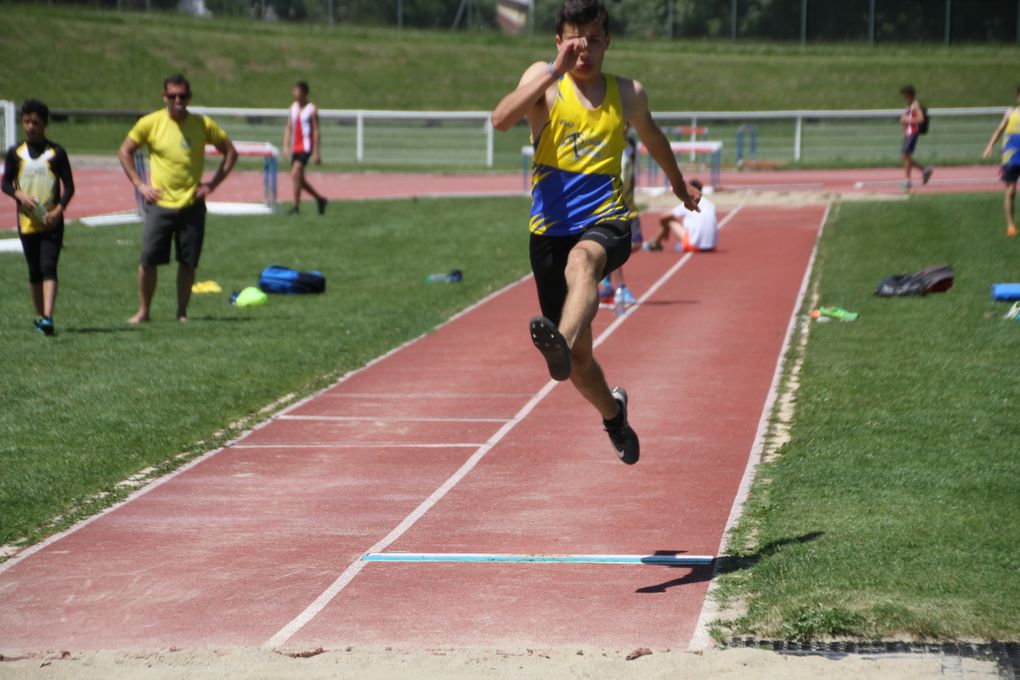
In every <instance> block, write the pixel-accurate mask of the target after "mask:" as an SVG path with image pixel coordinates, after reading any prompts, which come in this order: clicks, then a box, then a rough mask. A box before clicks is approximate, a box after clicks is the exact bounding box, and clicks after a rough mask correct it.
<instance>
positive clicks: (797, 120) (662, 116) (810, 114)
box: [654, 106, 1007, 162]
mask: <svg viewBox="0 0 1020 680" xmlns="http://www.w3.org/2000/svg"><path fill="white" fill-rule="evenodd" d="M1006 108H1007V107H1005V106H981V107H968V108H960V107H941V108H931V109H929V115H931V117H932V120H933V121H936V122H934V123H933V132H932V139H934V138H935V137H936V136H942V135H941V134H939V127H940V125H941V123H940V122H937V121H944V120H946V119H963V118H974V117H990V116H1001V115H1003V113H1005V111H1006ZM902 113H903V109H843V110H823V109H818V110H811V109H805V110H788V111H665V112H657V113H655V114H654V117H655V119H656V120H657V121H659V122H660V124H662V123H665V122H672V123H676V122H684V123H688V122H689V124H690V126H691V127H699V126H701V127H705V126H708V127H709V128H712V123H723V124H727V123H728V124H735V123H752V124H753V123H756V122H761V121H767V122H773V123H783V122H787V123H792V130H791V131H790V134H789V135H788V137H789V140H790V146H789V147H788V148H789V150H790V152H791V153H790V154H789V157H790V160H792V161H794V162H800V161H802V160H805V158H804V155H805V154H804V132H805V123H816V122H823V121H829V120H831V121H851V120H857V121H870V122H872V123H878V124H882V123H883V121H884V122H885V123H888V128H887V130H894V131H896V130H898V128H896V127H895V125H896V122H897V119H898V118H899V116H900V114H902ZM862 127H863V128H864V129H863V131H861V130H858V131H857V133H858V134H860V135H862V136H866V135H867V134H868V133H869V132H872V133H873V132H874V131H875V130H874V129H871V130H868V129H867V128H868V127H869V126H862ZM953 128H958V126H955V125H954V126H948V129H953ZM991 130H992V128H989V130H988V131H987V132H988V134H989V135H990V134H991ZM886 132H887V131H885V132H879V134H880V135H882V134H886ZM897 134H898V132H897ZM710 136H711V137H712V138H716V139H717V138H719V137H720V136H721V135H719V134H718V132H717V131H714V130H713V131H712V133H710ZM778 136H780V137H786V136H787V135H778ZM775 137H776V136H775V135H774V136H773V138H775ZM985 138H986V139H987V135H986V137H985ZM857 141H859V140H849V143H851V144H852V143H855V142H857ZM882 144H883V145H884V146H888V141H887V140H882ZM737 151H738V153H739V151H740V150H739V149H738V150H737ZM809 160H810V159H809Z"/></svg>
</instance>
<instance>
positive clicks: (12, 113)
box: [0, 100, 18, 151]
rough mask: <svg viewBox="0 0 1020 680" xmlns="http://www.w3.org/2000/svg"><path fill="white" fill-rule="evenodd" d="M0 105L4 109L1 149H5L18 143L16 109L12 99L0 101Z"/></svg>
mask: <svg viewBox="0 0 1020 680" xmlns="http://www.w3.org/2000/svg"><path fill="white" fill-rule="evenodd" d="M0 106H3V110H4V129H3V142H4V148H3V150H4V151H7V149H9V148H11V147H12V146H14V145H15V144H17V143H18V120H17V119H18V110H17V108H15V106H14V102H12V101H6V100H5V101H2V102H0Z"/></svg>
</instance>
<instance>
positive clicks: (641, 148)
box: [637, 141, 723, 187]
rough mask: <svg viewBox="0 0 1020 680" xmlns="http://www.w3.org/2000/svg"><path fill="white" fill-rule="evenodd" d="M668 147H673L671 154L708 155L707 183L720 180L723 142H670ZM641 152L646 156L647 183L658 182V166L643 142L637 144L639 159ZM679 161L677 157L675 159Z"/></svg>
mask: <svg viewBox="0 0 1020 680" xmlns="http://www.w3.org/2000/svg"><path fill="white" fill-rule="evenodd" d="M670 147H671V148H672V149H673V154H674V155H676V156H680V155H682V154H690V155H691V157H697V156H708V157H709V183H710V184H711V185H712V186H713V187H718V186H719V181H720V176H721V172H720V168H721V165H722V150H723V143H722V142H718V141H704V142H671V143H670ZM642 154H644V155H645V156H646V161H645V173H646V177H647V179H648V184H649V185H654V184H659V166H658V165H657V164H656V163H655V160H654V159H653V158H652V157H651V156H650V155H648V149H647V148H646V147H645V145H644V144H639V145H638V159H639V160H640V158H641V156H642ZM677 160H678V161H679V159H677ZM637 167H638V168H640V167H641V164H640V162H638V164H637Z"/></svg>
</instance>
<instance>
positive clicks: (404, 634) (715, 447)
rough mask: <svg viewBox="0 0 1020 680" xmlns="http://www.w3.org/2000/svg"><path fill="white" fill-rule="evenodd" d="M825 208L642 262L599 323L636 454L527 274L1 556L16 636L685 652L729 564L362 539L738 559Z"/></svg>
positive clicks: (15, 644)
mask: <svg viewBox="0 0 1020 680" xmlns="http://www.w3.org/2000/svg"><path fill="white" fill-rule="evenodd" d="M824 210H825V208H824V206H810V207H801V208H789V209H777V208H775V207H744V208H742V209H740V210H739V211H738V212H737V213H736V214H732V215H730V216H729V223H728V224H727V225H726V228H725V229H724V231H723V232H722V234H721V250H720V251H719V252H716V253H712V254H701V255H696V256H694V257H688V258H684V259H683V260H682V264H680V262H681V260H680V258H679V256H678V255H676V254H674V253H656V254H652V253H637V254H635V255H634V257H633V258H632V259H631V261H630V262H629V263H628V265H627V267H626V273H627V277H628V283H629V285H630V287H631V288H632V289H634V290H635V291H637V292H639V293H641V292H647V293H649V294H648V295H647V299H646V300H645V301H644V302H643V303H642V304H641V305H639V306H638V307H637V308H635V309H633V310H632V311H631V312H630V313H628V314H627V315H626V316H624V317H622V319H621V320H619V321H616V320H615V319H614V317H613V315H612V314H611V313H605V312H603V313H600V315H599V318H598V319H596V328H595V332H596V335H597V336H600V338H601V344H600V346H599V348H598V350H597V355H598V356H599V358H600V359H601V360H602V362H603V364H604V366H605V367H606V370H607V374H608V376H609V378H610V381H611V382H612V383H613V384H620V385H623V386H625V387H626V388H627V390H628V391H629V393H630V395H631V422H632V424H633V425H634V427H635V429H636V430H637V431H638V433H639V434H640V436H641V442H642V457H641V461H640V462H639V463H638V464H637V465H636V466H633V467H628V466H625V465H623V464H622V463H620V462H619V461H618V460H617V459H616V455H615V454H614V453H613V451H612V449H611V448H610V445H609V442H608V439H607V437H606V435H605V434H604V433H603V432H602V430H601V423H600V422H599V420H598V417H597V415H596V414H595V412H594V411H593V410H592V409H591V407H589V406H588V405H587V404H586V403H584V402H583V401H582V399H581V397H580V396H578V395H577V393H576V392H575V391H574V390H573V389H572V387H570V386H569V385H563V384H555V383H551V382H550V381H549V379H548V375H547V373H546V371H545V366H544V363H543V362H542V360H541V358H540V356H539V355H538V353H537V352H536V351H535V350H534V348H533V347H532V346H531V343H530V341H529V338H528V333H527V319H528V318H529V317H530V316H531V315H532V314H533V313H534V310H535V308H536V307H537V304H536V299H535V294H534V290H533V284H532V282H531V281H530V279H528V280H524V281H522V282H520V283H518V284H516V285H513V286H510V287H509V288H507V289H505V290H504V291H502V292H500V293H498V294H496V295H494V296H493V297H491V298H489V299H488V300H486V301H485V302H483V303H482V304H480V305H478V306H476V307H474V308H472V309H470V310H468V311H467V312H466V313H463V314H461V315H460V316H458V317H457V318H455V319H454V320H452V321H451V322H450V323H448V324H446V325H445V326H443V327H441V328H440V329H438V330H437V331H436V332H434V333H432V334H430V335H428V336H426V337H424V338H422V339H420V340H418V341H417V342H414V343H412V344H410V345H408V346H406V347H404V348H402V349H400V350H399V351H396V352H394V353H391V354H389V355H387V356H385V357H383V358H382V359H381V360H378V361H376V362H375V363H373V364H371V365H369V366H368V367H367V368H366V369H364V370H361V371H359V372H356V373H355V374H353V375H351V376H349V377H348V378H347V379H345V380H344V381H342V382H340V383H339V384H337V385H335V386H334V387H332V388H330V389H328V390H326V391H324V392H322V393H320V394H319V395H317V396H315V397H314V398H312V399H310V400H308V401H305V402H303V403H301V404H299V405H297V406H296V407H292V408H290V409H288V410H287V411H285V412H284V413H282V414H280V415H278V416H277V417H275V418H274V419H272V420H271V421H270V422H269V423H267V424H266V425H264V426H262V427H259V428H257V429H256V430H254V431H252V432H251V433H249V434H248V435H246V436H245V437H243V438H242V439H240V440H239V441H237V442H235V443H234V444H233V445H231V446H229V447H227V448H225V449H222V450H220V451H218V452H215V453H213V454H209V455H207V456H206V457H204V458H202V459H201V460H200V461H198V462H197V463H195V464H193V465H191V466H189V467H188V468H186V469H184V470H183V471H181V472H180V473H178V474H175V475H172V476H170V477H169V478H166V479H164V480H161V481H159V482H156V483H154V484H153V485H150V486H149V487H148V488H147V489H144V490H143V491H142V492H141V493H139V494H137V495H136V496H135V497H133V498H132V499H131V500H129V502H127V503H124V504H122V505H120V506H118V507H116V508H114V509H113V510H111V511H109V512H107V513H104V514H102V515H100V516H99V517H97V518H95V519H94V520H92V521H89V522H87V523H85V524H84V525H83V526H80V527H78V528H77V529H76V530H73V531H71V532H70V533H68V534H67V535H64V536H62V537H58V538H57V539H56V540H51V541H48V542H46V543H44V544H42V545H41V546H40V547H37V548H36V549H32V550H30V551H27V552H26V553H23V554H22V556H20V557H16V558H14V559H12V560H10V561H9V562H7V563H6V564H4V565H0V603H2V607H0V651H5V652H6V651H15V650H17V651H49V650H90V649H128V650H151V649H160V648H168V647H197V646H202V647H220V646H257V645H271V646H277V647H285V648H294V649H300V648H307V647H312V646H324V647H331V648H336V647H341V646H347V645H371V646H382V645H394V646H398V647H406V648H421V647H434V646H500V647H504V648H506V647H515V646H519V645H534V646H540V647H541V646H545V647H550V646H560V645H573V644H578V645H581V644H583V645H597V646H606V647H622V646H629V645H645V646H649V647H653V648H674V649H675V648H682V647H685V646H686V645H687V643H688V641H689V640H690V638H691V636H692V634H693V633H694V630H695V626H696V623H697V620H698V616H699V613H700V611H701V608H702V605H703V601H704V596H705V592H706V590H707V588H708V580H709V578H710V576H711V573H712V572H711V569H712V568H711V566H701V567H690V566H684V567H680V566H656V565H649V564H640V563H631V564H573V563H553V564H543V563H539V564H536V563H531V562H502V563H493V562H471V561H450V562H439V563H431V562H367V561H363V559H362V558H363V556H364V555H365V554H366V553H380V554H382V555H384V556H386V555H388V556H393V555H398V554H403V553H442V554H454V553H457V554H460V553H471V554H476V555H479V554H480V555H483V556H484V555H496V554H500V555H502V554H510V555H522V556H526V555H567V556H577V555H592V554H618V555H635V556H646V555H655V554H656V553H659V554H662V555H667V556H681V557H682V556H684V555H715V554H716V553H717V551H718V549H719V546H720V541H721V539H722V535H723V530H724V527H725V525H726V522H727V519H728V517H729V515H730V512H731V509H732V508H733V504H734V498H735V497H736V495H737V493H738V490H739V488H740V486H741V482H742V480H743V478H744V474H745V468H746V466H747V463H748V459H749V454H750V453H751V451H752V448H753V446H754V444H755V441H756V435H757V434H758V432H759V426H760V423H761V421H762V416H763V409H764V408H765V406H766V405H767V403H768V402H769V397H770V390H771V389H772V385H773V382H774V377H775V373H776V366H777V361H778V358H779V355H780V353H781V351H782V348H783V346H784V340H785V338H786V335H787V332H788V328H789V326H790V321H791V315H792V314H793V313H794V311H795V308H796V305H797V301H798V298H799V294H800V292H801V291H802V289H803V282H804V280H805V279H804V277H805V272H806V270H807V268H808V264H809V261H810V258H811V254H812V252H813V246H814V243H815V240H816V237H817V234H818V230H819V228H820V226H821V223H822V221H823V219H824V217H823V215H824ZM522 257H524V254H523V253H522ZM224 389H229V385H224ZM398 556H399V555H398ZM451 559H452V558H451Z"/></svg>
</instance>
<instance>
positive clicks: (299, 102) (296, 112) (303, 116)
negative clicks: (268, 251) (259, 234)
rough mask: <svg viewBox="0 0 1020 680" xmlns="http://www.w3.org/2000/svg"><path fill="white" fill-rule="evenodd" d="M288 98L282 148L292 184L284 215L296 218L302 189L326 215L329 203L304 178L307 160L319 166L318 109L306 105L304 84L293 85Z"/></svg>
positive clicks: (306, 97) (303, 82) (306, 93)
mask: <svg viewBox="0 0 1020 680" xmlns="http://www.w3.org/2000/svg"><path fill="white" fill-rule="evenodd" d="M291 94H292V95H293V97H294V103H293V104H291V105H290V115H289V116H288V117H287V127H286V128H285V129H284V131H283V148H284V149H285V150H288V151H290V177H291V179H292V180H293V183H294V205H293V207H291V209H290V212H288V213H287V214H288V215H297V214H298V213H299V212H300V211H301V190H302V189H304V190H305V191H307V192H308V193H310V194H311V195H312V196H314V197H315V204H316V206H317V207H318V209H319V214H320V215H321V214H323V213H324V212H326V204H327V203H329V201H327V200H326V198H325V197H324V196H323V195H322V194H320V193H319V192H318V191H316V190H315V187H313V186H312V185H311V184H309V183H308V178H306V177H305V166H307V165H308V161H309V160H314V161H315V164H316V165H321V164H322V158H321V157H320V156H319V109H318V108H316V106H315V104H313V103H311V102H310V101H308V83H307V82H305V81H304V80H299V81H298V82H296V83H294V88H293V90H292V91H291Z"/></svg>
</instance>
